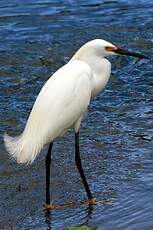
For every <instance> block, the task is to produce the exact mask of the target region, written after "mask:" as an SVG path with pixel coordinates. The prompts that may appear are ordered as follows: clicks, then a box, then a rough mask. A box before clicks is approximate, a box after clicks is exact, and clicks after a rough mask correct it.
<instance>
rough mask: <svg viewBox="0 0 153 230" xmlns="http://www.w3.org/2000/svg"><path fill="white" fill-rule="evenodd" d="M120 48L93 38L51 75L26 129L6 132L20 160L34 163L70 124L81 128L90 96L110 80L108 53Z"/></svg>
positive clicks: (8, 143)
mask: <svg viewBox="0 0 153 230" xmlns="http://www.w3.org/2000/svg"><path fill="white" fill-rule="evenodd" d="M118 50H119V51H122V54H125V52H124V53H123V50H121V49H118V48H117V47H116V46H114V45H112V44H111V43H109V42H107V41H104V40H101V39H95V40H92V41H90V42H88V43H86V44H85V45H84V46H82V47H81V48H80V49H79V50H78V51H77V52H76V54H75V55H74V56H73V57H72V59H71V60H70V61H69V62H68V63H67V64H66V65H64V66H63V67H61V68H60V69H59V70H58V71H57V72H55V73H54V74H53V75H52V76H51V77H50V78H49V80H48V81H47V82H46V84H45V85H44V86H43V88H42V90H41V91H40V93H39V95H38V97H37V99H36V101H35V103H34V106H33V109H32V111H31V113H30V116H29V118H28V121H27V124H26V126H25V129H24V131H23V133H22V134H21V135H20V136H17V137H10V136H8V135H7V134H5V135H4V141H5V146H6V148H7V151H8V152H9V153H10V154H11V155H12V156H13V157H14V158H16V160H17V162H18V163H31V162H32V161H33V160H34V159H35V157H36V156H37V154H38V153H39V152H40V150H41V149H42V148H43V147H44V145H45V144H48V143H50V142H52V141H53V140H54V139H56V138H57V137H59V136H62V135H63V134H64V133H65V132H66V131H67V130H68V129H69V128H71V127H73V128H74V129H75V131H76V132H77V131H78V130H79V127H80V123H81V120H82V118H83V115H84V113H85V111H86V110H87V107H88V105H89V103H90V100H91V98H93V97H94V96H96V95H97V94H98V93H99V92H101V91H102V90H103V89H104V88H105V86H106V84H107V82H108V80H109V77H110V73H111V64H110V62H109V61H108V60H107V59H105V56H108V55H115V54H116V53H117V51H118ZM129 53H130V52H129V51H128V54H129ZM131 54H132V53H131ZM137 55H138V54H137Z"/></svg>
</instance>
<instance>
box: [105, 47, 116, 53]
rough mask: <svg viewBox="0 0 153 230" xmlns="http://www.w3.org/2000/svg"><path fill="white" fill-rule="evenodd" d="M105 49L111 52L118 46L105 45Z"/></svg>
mask: <svg viewBox="0 0 153 230" xmlns="http://www.w3.org/2000/svg"><path fill="white" fill-rule="evenodd" d="M105 49H106V51H109V52H113V51H116V50H117V49H118V48H117V47H116V46H106V47H105Z"/></svg>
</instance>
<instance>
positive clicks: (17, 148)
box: [4, 132, 43, 164]
mask: <svg viewBox="0 0 153 230" xmlns="http://www.w3.org/2000/svg"><path fill="white" fill-rule="evenodd" d="M4 143H5V147H6V149H7V151H8V152H9V154H10V155H11V156H12V157H13V158H15V159H16V160H17V163H27V164H29V163H32V162H33V161H34V159H35V158H36V156H37V155H38V153H39V152H40V150H41V149H42V147H43V146H42V145H41V144H39V145H38V143H39V142H37V141H36V140H35V138H29V137H28V135H26V133H24V132H23V133H22V134H21V135H19V136H16V137H10V136H8V135H7V134H4Z"/></svg>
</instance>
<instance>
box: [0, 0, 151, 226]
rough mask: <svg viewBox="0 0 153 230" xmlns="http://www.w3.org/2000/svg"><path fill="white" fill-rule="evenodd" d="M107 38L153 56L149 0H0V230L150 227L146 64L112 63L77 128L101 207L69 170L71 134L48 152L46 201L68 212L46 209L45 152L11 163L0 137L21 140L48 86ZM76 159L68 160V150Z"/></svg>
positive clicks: (148, 79) (126, 59)
mask: <svg viewBox="0 0 153 230" xmlns="http://www.w3.org/2000/svg"><path fill="white" fill-rule="evenodd" d="M93 38H103V39H106V40H108V41H110V42H114V43H115V44H118V45H120V46H122V47H130V48H131V49H132V50H135V51H141V53H144V54H146V55H147V56H150V57H152V58H153V3H152V0H139V1H138V0H135V1H132V0H129V1H127V0H126V1H124V0H118V1H117V0H112V1H107V0H106V1H100V0H99V1H98V0H94V1H93V0H90V1H81V0H79V1H74V0H67V1H63V0H57V1H55V0H54V1H49V0H43V1H40V0H26V1H21V0H13V1H12V0H1V5H0V89H1V95H0V112H1V121H0V123H1V130H0V132H1V139H0V145H1V154H0V159H1V164H0V170H1V172H0V174H1V192H0V197H1V210H0V213H1V225H0V229H7V230H8V229H16V230H19V229H20V230H22V229H24V230H25V229H26V230H28V229H40V230H44V229H52V230H63V229H67V228H68V227H70V226H77V225H80V224H85V225H88V226H97V229H98V230H120V229H121V230H144V229H146V230H151V229H153V219H152V213H153V167H152V165H153V153H152V145H153V107H152V106H153V99H152V98H153V78H152V76H153V74H152V62H151V61H148V60H142V61H140V62H137V63H136V60H135V59H134V58H129V57H122V58H113V59H112V62H113V71H112V76H111V79H110V82H109V84H108V86H107V88H106V90H105V92H104V93H102V94H101V95H99V96H98V97H97V98H96V99H95V100H94V101H93V102H92V104H91V106H90V108H89V112H90V114H88V116H87V117H86V119H85V120H84V122H83V123H82V129H81V152H82V161H83V165H84V168H85V172H86V175H87V178H88V181H89V183H90V186H91V190H92V191H93V193H94V196H95V197H96V199H97V200H98V201H102V203H100V204H98V205H96V206H94V207H93V209H89V208H88V206H87V205H86V204H84V203H83V204H81V203H80V201H85V200H86V194H85V191H84V188H83V186H82V183H81V181H80V178H79V175H78V172H77V169H76V167H75V164H74V153H73V152H74V147H73V142H74V140H73V139H74V138H73V136H74V134H73V132H72V131H70V132H69V133H68V134H67V135H66V136H65V137H64V138H63V139H61V140H60V141H59V142H58V143H56V144H55V146H54V152H53V168H52V181H51V189H52V200H53V202H54V203H55V204H63V203H67V202H73V203H75V204H74V205H73V206H72V207H69V208H64V209H57V210H53V211H52V212H51V213H45V212H44V211H43V210H42V204H43V201H44V196H45V190H44V188H45V168H44V158H45V151H46V150H44V151H43V153H42V154H41V155H40V156H39V157H38V158H37V159H36V161H35V162H34V164H33V165H30V166H20V165H17V164H16V163H15V162H12V161H11V160H10V159H9V157H8V155H7V153H6V151H5V149H4V146H3V141H2V135H3V133H4V132H6V131H7V132H9V134H11V135H17V134H19V133H20V132H21V131H22V130H23V127H24V125H25V122H26V119H27V117H28V114H29V112H30V110H31V107H32V105H33V103H34V101H35V98H36V96H37V94H38V92H39V90H40V88H41V87H42V85H43V84H44V83H45V82H46V80H47V79H48V78H49V77H50V75H51V74H52V73H53V72H54V71H55V70H57V69H58V68H59V67H60V66H62V65H63V64H64V63H66V62H67V60H69V58H70V57H71V56H72V54H73V53H74V52H75V51H76V50H77V49H78V48H79V47H80V46H81V45H82V44H83V43H85V42H86V41H88V40H90V39H93ZM72 153H73V154H72Z"/></svg>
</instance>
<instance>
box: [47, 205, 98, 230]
mask: <svg viewBox="0 0 153 230" xmlns="http://www.w3.org/2000/svg"><path fill="white" fill-rule="evenodd" d="M93 210H94V206H93V205H89V206H88V207H87V208H85V216H84V217H83V222H82V223H80V224H78V225H79V226H84V225H85V226H88V225H89V221H90V220H91V219H92V213H93ZM51 214H52V213H51V210H45V211H44V216H45V223H46V225H47V230H51V229H52V215H51Z"/></svg>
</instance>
